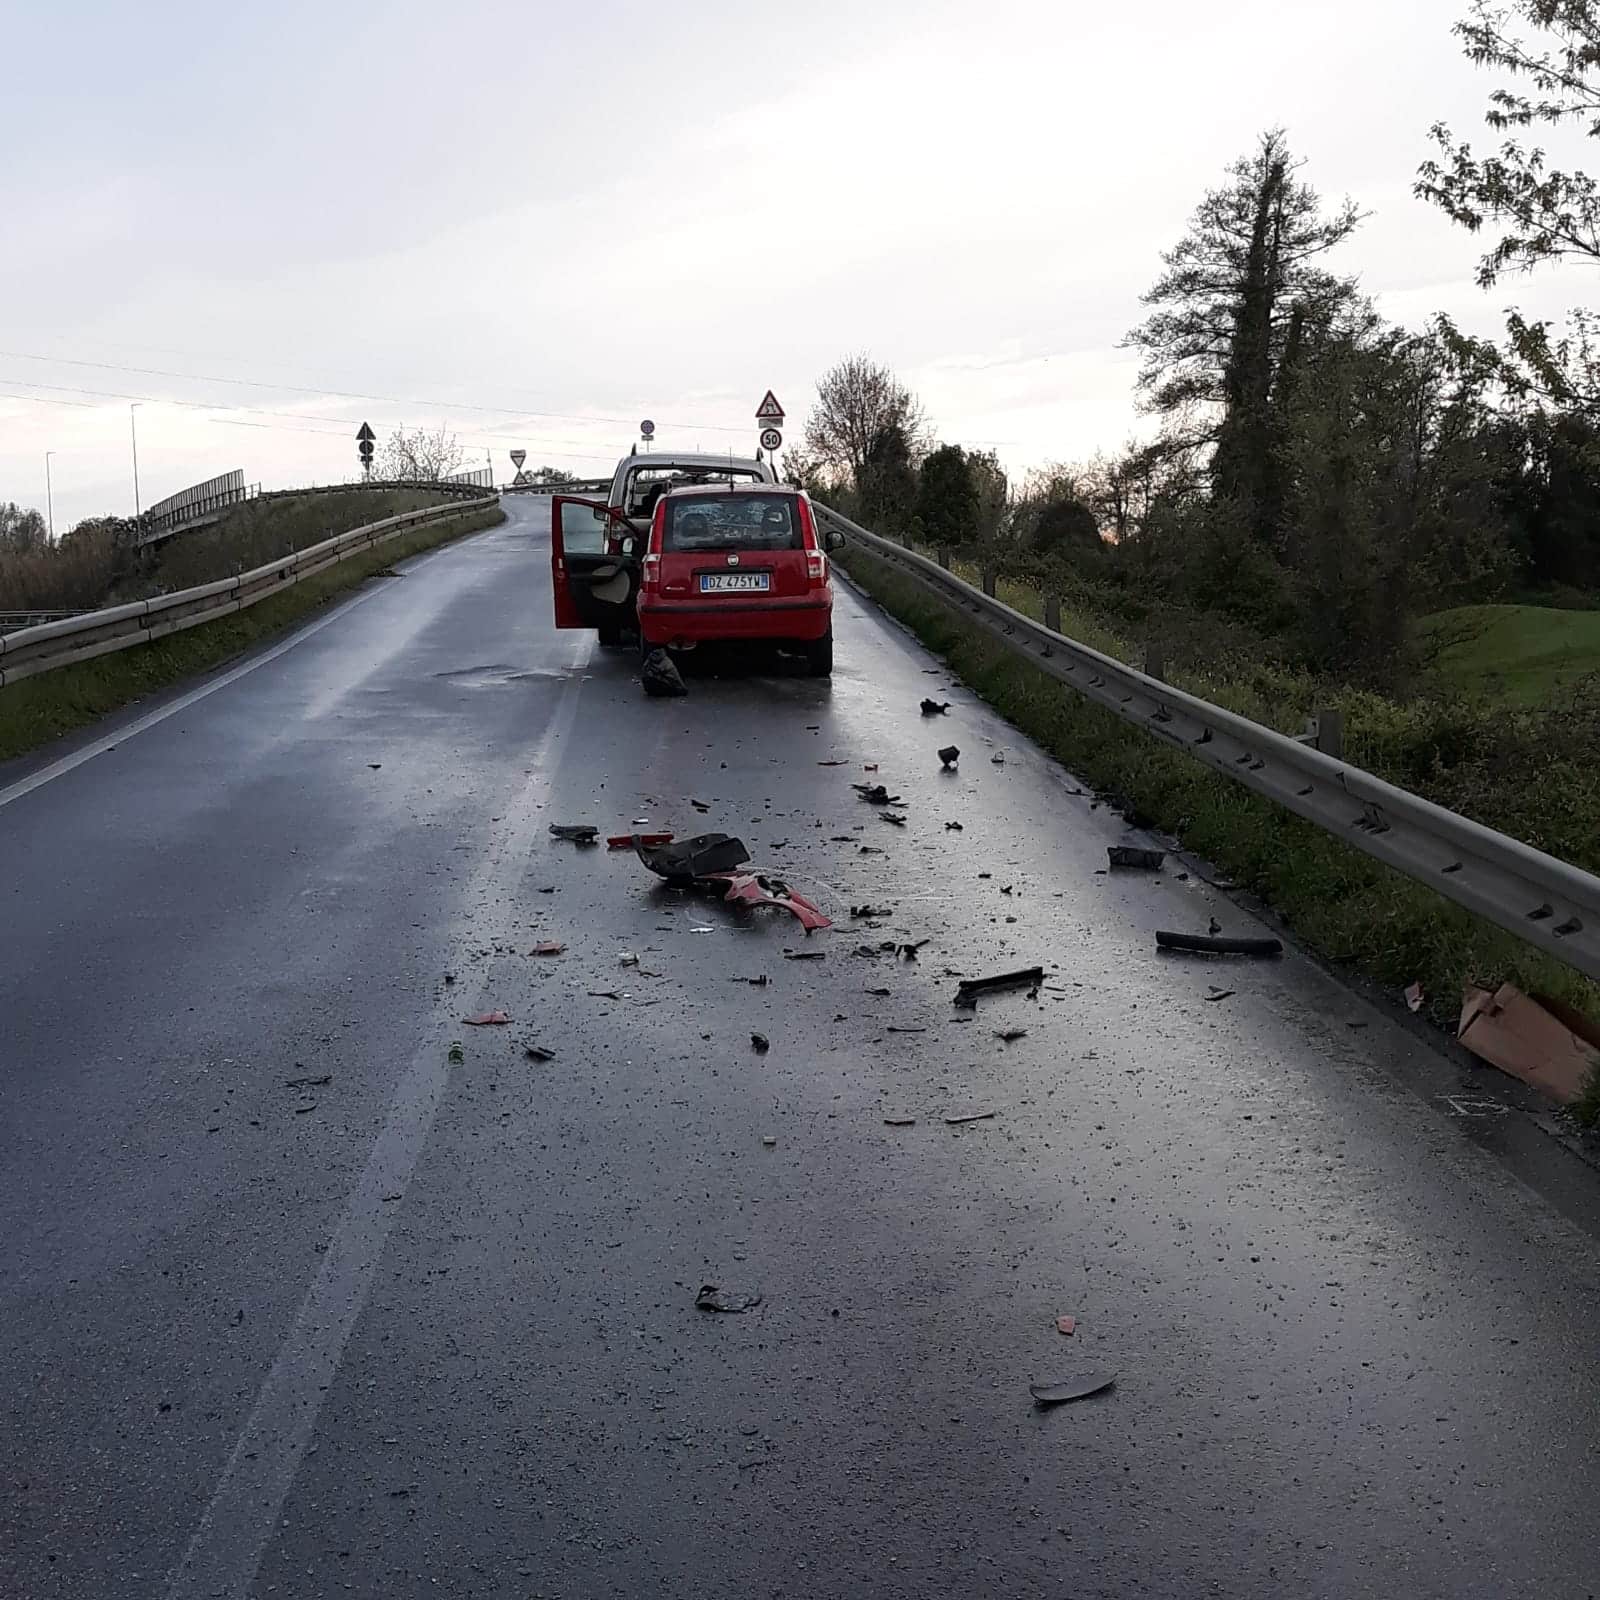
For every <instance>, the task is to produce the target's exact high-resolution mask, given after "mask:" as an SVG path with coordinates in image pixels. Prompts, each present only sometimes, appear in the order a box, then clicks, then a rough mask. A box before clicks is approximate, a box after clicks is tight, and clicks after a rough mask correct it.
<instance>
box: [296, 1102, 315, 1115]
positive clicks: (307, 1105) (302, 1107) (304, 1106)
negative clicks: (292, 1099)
mask: <svg viewBox="0 0 1600 1600" xmlns="http://www.w3.org/2000/svg"><path fill="white" fill-rule="evenodd" d="M316 1109H317V1102H316V1101H315V1100H302V1101H301V1102H300V1104H299V1105H297V1106H296V1107H295V1108H294V1114H295V1115H296V1116H297V1117H303V1116H304V1115H305V1114H306V1112H308V1111H315V1110H316Z"/></svg>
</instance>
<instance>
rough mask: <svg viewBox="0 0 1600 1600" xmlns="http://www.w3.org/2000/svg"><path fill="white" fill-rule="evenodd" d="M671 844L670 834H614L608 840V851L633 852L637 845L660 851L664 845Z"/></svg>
mask: <svg viewBox="0 0 1600 1600" xmlns="http://www.w3.org/2000/svg"><path fill="white" fill-rule="evenodd" d="M671 843H672V835H671V834H670V833H613V834H610V835H608V836H607V838H606V849H607V850H631V849H632V848H633V847H634V846H635V845H639V844H642V845H646V846H648V847H649V848H651V849H655V850H659V849H660V848H661V846H662V845H664V844H671Z"/></svg>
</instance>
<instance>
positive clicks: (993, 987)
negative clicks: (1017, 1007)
mask: <svg viewBox="0 0 1600 1600" xmlns="http://www.w3.org/2000/svg"><path fill="white" fill-rule="evenodd" d="M1043 982H1044V968H1043V967H1021V968H1019V969H1018V970H1017V971H1016V972H997V973H995V974H994V975H993V976H992V977H988V978H963V979H962V980H961V981H960V983H958V984H957V985H956V1004H957V1005H958V1006H971V1005H976V1004H977V1001H978V996H979V995H981V994H995V993H998V992H999V991H1000V990H1002V989H1022V988H1027V989H1030V990H1032V991H1033V993H1034V994H1037V993H1038V992H1039V986H1040V985H1041V984H1042V983H1043Z"/></svg>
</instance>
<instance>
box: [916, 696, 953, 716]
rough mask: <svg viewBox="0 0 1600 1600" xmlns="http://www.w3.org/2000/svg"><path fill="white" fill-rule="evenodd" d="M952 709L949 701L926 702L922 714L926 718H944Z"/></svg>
mask: <svg viewBox="0 0 1600 1600" xmlns="http://www.w3.org/2000/svg"><path fill="white" fill-rule="evenodd" d="M949 709H950V702H949V701H948V700H924V701H923V702H922V714H923V716H925V717H942V716H943V715H944V714H945V712H947V711H948V710H949Z"/></svg>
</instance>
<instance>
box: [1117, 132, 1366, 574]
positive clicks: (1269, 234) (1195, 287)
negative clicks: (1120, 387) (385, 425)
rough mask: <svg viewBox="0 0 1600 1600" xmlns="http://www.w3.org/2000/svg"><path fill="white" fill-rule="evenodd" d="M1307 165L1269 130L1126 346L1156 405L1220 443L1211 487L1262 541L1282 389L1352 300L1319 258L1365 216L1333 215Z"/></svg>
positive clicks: (1190, 434)
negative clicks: (1278, 389)
mask: <svg viewBox="0 0 1600 1600" xmlns="http://www.w3.org/2000/svg"><path fill="white" fill-rule="evenodd" d="M1298 170H1299V168H1298V164H1297V163H1296V162H1295V161H1294V160H1293V158H1292V157H1291V155H1290V153H1289V148H1288V143H1287V140H1286V139H1285V137H1284V135H1283V133H1282V131H1281V130H1278V129H1274V130H1272V131H1269V132H1268V133H1266V134H1263V135H1262V137H1261V140H1260V142H1259V144H1258V146H1257V148H1256V149H1255V151H1254V152H1252V154H1250V155H1248V156H1245V157H1242V158H1241V159H1240V160H1238V161H1236V162H1235V163H1234V164H1233V165H1232V166H1231V167H1230V168H1229V169H1228V171H1229V179H1230V181H1229V182H1228V183H1227V184H1226V185H1225V186H1224V187H1222V188H1220V189H1214V190H1212V191H1211V192H1210V193H1209V194H1208V195H1207V196H1206V197H1205V199H1204V200H1203V201H1202V202H1201V203H1200V206H1199V208H1198V209H1197V210H1196V212H1195V214H1194V217H1193V219H1192V221H1191V223H1190V227H1189V232H1188V233H1187V234H1186V235H1185V236H1184V237H1183V239H1181V240H1180V241H1179V242H1178V244H1177V245H1176V246H1175V247H1174V248H1173V249H1171V250H1169V251H1168V252H1166V254H1165V255H1164V256H1163V257H1162V260H1163V262H1164V264H1165V268H1166V270H1165V271H1164V272H1163V273H1162V275H1161V276H1160V277H1159V278H1158V279H1157V280H1156V282H1155V284H1154V285H1153V286H1152V287H1151V289H1150V290H1149V292H1148V293H1147V294H1146V295H1145V296H1144V304H1145V305H1147V306H1150V307H1153V308H1154V309H1153V311H1152V314H1151V315H1150V316H1149V317H1148V318H1147V319H1146V320H1145V321H1144V322H1143V323H1141V324H1140V326H1139V327H1137V328H1135V329H1134V330H1133V331H1132V332H1131V333H1130V334H1129V335H1128V337H1127V339H1126V340H1125V341H1124V342H1125V343H1126V344H1128V345H1130V346H1132V347H1134V348H1135V349H1138V350H1141V351H1143V353H1144V365H1143V368H1142V370H1141V371H1140V374H1139V387H1140V389H1141V390H1142V391H1143V393H1144V396H1145V403H1146V407H1147V409H1149V410H1151V411H1155V412H1159V413H1161V414H1162V415H1163V416H1164V417H1166V418H1167V419H1168V425H1169V427H1170V428H1172V429H1174V430H1175V432H1176V433H1177V434H1179V435H1181V436H1184V437H1186V438H1187V439H1188V441H1189V442H1191V443H1202V442H1204V443H1210V444H1213V445H1214V446H1215V450H1214V453H1213V455H1212V460H1211V482H1212V488H1213V490H1214V492H1215V493H1217V494H1218V495H1220V496H1223V497H1227V498H1230V499H1233V500H1235V501H1236V502H1237V503H1238V504H1239V506H1240V510H1241V513H1242V515H1243V517H1244V519H1245V521H1246V523H1247V525H1248V528H1249V531H1250V532H1251V533H1252V534H1253V535H1254V536H1255V537H1256V538H1257V539H1258V540H1259V541H1261V542H1263V543H1265V542H1267V541H1268V540H1269V539H1270V538H1271V537H1272V529H1273V523H1274V520H1275V518H1276V516H1277V514H1278V510H1279V501H1280V493H1279V490H1278V487H1277V486H1276V484H1275V483H1274V480H1273V462H1274V459H1275V456H1276V453H1277V452H1276V441H1275V439H1274V432H1273V429H1274V419H1273V414H1272V396H1273V385H1274V382H1275V380H1276V378H1277V376H1278V373H1279V370H1280V367H1281V365H1282V363H1283V361H1284V360H1285V358H1286V357H1288V358H1289V359H1291V360H1292V358H1293V354H1294V347H1295V344H1296V343H1297V341H1298V340H1300V339H1301V338H1303V336H1304V332H1305V330H1306V329H1307V328H1308V327H1325V326H1331V325H1333V324H1334V323H1335V322H1336V320H1337V319H1338V317H1339V316H1340V314H1341V312H1343V311H1344V310H1345V308H1346V307H1347V306H1348V305H1349V304H1350V303H1351V301H1352V300H1353V298H1354V284H1353V283H1352V282H1351V280H1349V279H1347V278H1339V277H1335V276H1334V275H1333V274H1331V273H1329V272H1327V271H1326V270H1324V268H1323V267H1322V266H1321V265H1319V262H1320V258H1321V257H1322V256H1324V255H1325V254H1326V253H1327V252H1328V251H1330V250H1332V249H1333V248H1335V246H1337V245H1339V244H1341V243H1343V242H1344V240H1346V239H1347V238H1349V236H1350V235H1351V233H1353V232H1354V231H1355V229H1356V228H1357V227H1358V226H1359V225H1360V223H1361V221H1362V214H1361V213H1360V212H1359V211H1357V209H1356V207H1355V205H1354V203H1353V202H1351V201H1349V200H1346V201H1345V202H1344V203H1343V204H1342V205H1340V206H1339V207H1337V208H1336V209H1335V210H1334V211H1333V212H1332V213H1330V214H1325V213H1324V211H1323V205H1322V200H1321V198H1320V196H1319V195H1318V194H1317V192H1316V191H1315V190H1314V189H1312V188H1311V187H1310V185H1308V184H1306V183H1304V182H1302V181H1300V180H1299V179H1298V178H1297V177H1296V176H1295V174H1296V172H1297V171H1298Z"/></svg>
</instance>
